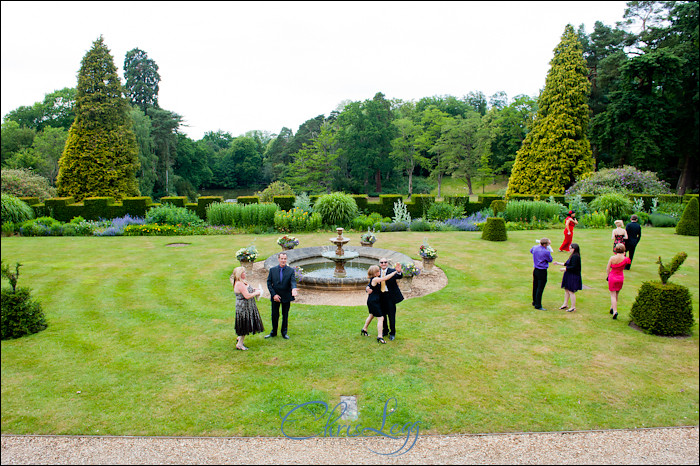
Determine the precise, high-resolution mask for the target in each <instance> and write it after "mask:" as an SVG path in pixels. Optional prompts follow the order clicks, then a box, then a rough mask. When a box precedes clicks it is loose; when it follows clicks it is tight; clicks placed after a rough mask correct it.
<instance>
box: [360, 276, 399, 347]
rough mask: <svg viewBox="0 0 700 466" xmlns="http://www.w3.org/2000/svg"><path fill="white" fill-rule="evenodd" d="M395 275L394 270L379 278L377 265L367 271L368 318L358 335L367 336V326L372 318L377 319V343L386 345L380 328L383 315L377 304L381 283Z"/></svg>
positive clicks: (382, 324)
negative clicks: (368, 289) (368, 291)
mask: <svg viewBox="0 0 700 466" xmlns="http://www.w3.org/2000/svg"><path fill="white" fill-rule="evenodd" d="M394 275H396V270H394V271H393V272H391V273H389V274H386V275H385V276H383V277H382V276H381V269H380V268H379V266H378V265H372V266H370V268H369V269H368V270H367V278H369V288H370V290H371V292H370V294H369V296H367V309H369V316H368V317H367V320H366V321H365V326H364V327H362V330H360V334H362V335H364V336H369V334H368V333H367V326H368V325H369V323H370V322H372V319H373V318H375V317H376V318H377V343H386V341H384V338H383V335H382V327H383V326H384V313H383V312H382V307H381V305H380V303H379V298H380V294H381V285H382V282H385V281H387V280H389V279H390V278H391V277H393V276H394Z"/></svg>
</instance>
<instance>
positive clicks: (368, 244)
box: [360, 241, 374, 248]
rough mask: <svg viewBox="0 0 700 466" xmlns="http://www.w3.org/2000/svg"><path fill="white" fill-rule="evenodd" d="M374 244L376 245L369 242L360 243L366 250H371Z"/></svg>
mask: <svg viewBox="0 0 700 466" xmlns="http://www.w3.org/2000/svg"><path fill="white" fill-rule="evenodd" d="M373 244H374V243H370V242H369V241H360V245H361V246H364V247H366V248H371V247H372V245H373Z"/></svg>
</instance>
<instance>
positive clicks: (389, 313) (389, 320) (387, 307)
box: [379, 292, 396, 336]
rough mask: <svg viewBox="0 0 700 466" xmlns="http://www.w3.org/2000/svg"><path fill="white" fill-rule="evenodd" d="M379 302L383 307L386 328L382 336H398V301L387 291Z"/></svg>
mask: <svg viewBox="0 0 700 466" xmlns="http://www.w3.org/2000/svg"><path fill="white" fill-rule="evenodd" d="M379 304H380V306H381V307H382V313H383V314H384V329H383V331H382V336H386V335H394V336H396V303H395V302H394V300H393V299H392V298H391V295H390V294H389V293H388V292H386V293H382V294H381V295H380V297H379ZM389 328H391V331H389Z"/></svg>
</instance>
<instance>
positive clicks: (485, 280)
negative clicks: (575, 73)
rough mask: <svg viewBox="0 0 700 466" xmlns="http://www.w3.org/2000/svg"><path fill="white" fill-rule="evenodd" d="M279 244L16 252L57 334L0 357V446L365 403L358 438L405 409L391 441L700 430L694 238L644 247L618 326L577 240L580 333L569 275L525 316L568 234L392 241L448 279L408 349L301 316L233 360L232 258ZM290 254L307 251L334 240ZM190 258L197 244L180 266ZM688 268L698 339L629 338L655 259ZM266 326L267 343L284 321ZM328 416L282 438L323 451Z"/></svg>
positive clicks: (358, 317) (598, 245) (326, 318)
mask: <svg viewBox="0 0 700 466" xmlns="http://www.w3.org/2000/svg"><path fill="white" fill-rule="evenodd" d="M277 236H279V235H258V236H252V235H235V236H199V237H197V236H195V237H174V238H173V237H169V238H166V237H113V238H69V237H67V238H20V237H12V238H2V259H3V260H4V261H5V262H6V263H9V264H14V263H15V262H16V261H20V262H21V263H23V264H24V267H22V269H21V275H20V279H19V284H20V285H21V286H29V287H31V288H32V289H33V290H34V295H35V297H37V298H38V299H39V300H40V301H41V302H42V304H43V308H44V311H45V313H46V317H47V321H48V323H49V328H48V329H47V330H45V331H43V332H41V333H38V334H35V335H32V336H29V337H25V338H21V339H18V340H10V341H3V342H2V433H4V434H10V433H13V434H29V433H33V434H114V435H217V436H218V435H221V436H239V435H245V436H255V435H263V436H280V435H282V434H281V431H280V426H281V416H280V410H281V409H283V406H284V405H286V404H288V403H292V404H301V403H305V402H310V401H317V400H319V401H324V402H326V403H328V404H329V405H330V408H333V406H335V404H337V403H338V402H339V398H340V396H341V395H356V396H357V397H358V405H359V410H360V417H359V420H358V421H357V422H359V423H361V424H362V425H363V426H368V427H373V428H379V425H380V424H381V420H382V410H383V409H384V405H385V402H386V401H387V400H388V399H390V398H392V397H393V398H395V399H396V401H397V406H396V411H395V412H394V413H393V414H392V415H391V417H390V418H389V420H388V421H387V428H386V429H385V431H387V430H388V427H389V426H390V425H391V424H394V423H398V424H400V425H403V424H405V423H407V422H416V421H418V422H420V426H421V433H424V432H431V433H456V432H461V433H468V432H516V431H552V430H575V429H599V428H630V427H644V426H646V427H649V426H675V425H697V424H698V393H699V392H698V326H697V319H698V240H697V238H693V237H682V236H676V235H675V234H674V232H673V229H653V228H645V229H644V233H643V237H642V242H641V243H640V245H639V247H638V249H637V255H636V257H635V262H634V265H633V267H632V270H631V271H630V272H627V273H626V283H625V286H624V288H623V290H622V292H621V303H620V319H619V320H617V321H613V320H612V319H611V317H610V314H608V309H609V307H610V305H609V304H610V299H609V293H608V291H607V284H606V282H605V265H606V263H607V259H608V257H609V256H610V249H611V247H612V243H611V240H610V231H609V230H577V231H576V232H575V234H574V236H575V237H574V241H575V242H578V243H579V244H580V245H581V252H582V257H583V280H584V284H586V285H588V286H590V287H591V288H592V289H590V290H583V291H581V292H579V293H578V302H577V308H578V311H577V312H575V313H566V312H564V311H558V310H556V309H557V307H559V305H561V303H562V300H563V292H562V291H561V290H560V288H559V284H560V281H561V273H560V272H559V270H558V269H559V267H553V268H551V269H550V272H549V282H548V285H547V289H546V290H545V294H544V300H543V304H544V306H545V307H546V308H548V309H549V311H548V312H542V311H536V310H534V309H533V308H532V306H531V305H530V302H531V277H532V259H531V255H530V253H529V249H530V247H531V246H532V245H534V244H535V240H536V239H538V238H540V237H541V236H548V237H549V238H551V239H552V242H553V243H554V246H555V250H556V249H557V247H558V245H559V244H560V241H561V239H562V234H561V232H560V231H552V230H549V231H519V232H509V233H508V238H509V239H508V241H507V242H504V243H493V242H487V241H483V240H481V234H480V233H478V232H458V233H422V232H416V233H411V232H402V233H385V234H381V235H380V236H379V242H378V243H377V247H387V248H391V249H395V250H398V251H401V252H403V253H406V254H409V255H410V256H412V257H414V258H415V259H419V256H418V247H419V246H420V244H421V243H422V242H423V240H424V238H426V237H427V238H428V240H429V242H430V245H431V246H433V247H436V248H437V249H438V253H439V258H438V260H437V265H438V266H439V267H441V268H443V270H445V272H446V274H447V276H448V279H449V284H448V285H447V287H446V288H444V289H443V290H441V291H439V292H436V293H433V294H430V295H427V296H424V297H422V298H416V299H410V300H406V301H404V302H403V303H401V304H399V306H398V309H399V310H398V317H397V322H398V334H397V339H396V340H395V341H388V342H387V344H386V345H378V344H377V343H376V341H375V339H374V338H366V337H364V338H363V337H361V336H360V328H361V326H362V324H363V322H364V319H365V317H366V314H367V310H366V307H364V306H357V307H336V306H311V305H299V304H293V305H292V311H291V317H290V336H291V337H292V339H291V340H283V339H281V338H279V337H278V338H274V339H268V340H265V339H263V336H262V335H260V334H258V335H254V336H250V337H248V338H247V339H246V344H247V345H248V347H249V348H250V350H249V351H247V352H241V351H235V350H234V345H235V339H236V336H235V332H234V328H233V327H234V310H233V309H234V301H235V300H234V294H233V291H232V288H231V286H230V284H229V281H228V276H229V274H230V273H231V270H232V269H233V268H234V267H235V266H237V265H238V263H237V262H236V261H235V258H234V257H233V255H234V252H235V251H236V250H237V249H238V248H240V247H243V246H247V245H248V244H250V243H251V242H252V241H253V240H254V241H255V244H256V246H257V247H258V250H259V251H260V252H261V256H262V257H263V258H265V257H268V256H269V255H271V254H273V253H275V252H277V251H278V246H277V245H276V244H275V240H276V238H277ZM295 236H297V237H298V238H299V239H300V241H301V246H302V247H303V246H312V245H327V244H328V243H329V241H328V239H329V238H330V237H331V236H332V235H331V233H329V232H324V233H315V234H297V235H295ZM346 236H349V237H350V238H351V239H352V240H353V241H356V240H357V238H356V236H358V237H359V235H354V234H349V235H346ZM175 242H186V243H191V244H190V245H189V246H186V247H180V248H174V247H166V244H168V243H175ZM351 244H352V243H351ZM678 251H686V252H687V253H688V259H687V260H686V262H685V263H684V264H683V266H682V267H681V269H680V271H679V272H678V273H676V275H674V276H673V277H672V278H671V281H673V282H676V283H679V284H682V285H685V286H688V287H689V288H690V290H691V293H692V295H693V308H694V314H695V319H696V325H695V327H694V328H693V334H692V336H691V337H690V338H684V339H678V338H663V337H657V336H651V335H645V334H643V333H640V332H637V331H636V330H634V329H632V328H631V327H629V326H628V325H627V324H628V322H629V309H630V307H631V305H632V302H633V301H634V298H635V296H636V292H637V289H638V288H639V286H640V284H641V282H642V281H645V280H656V279H658V275H657V267H658V266H657V265H656V264H655V263H654V262H655V261H656V260H657V258H658V256H661V257H662V258H663V259H664V260H665V261H669V260H670V259H671V257H672V256H673V255H674V254H675V253H676V252H678ZM565 258H566V254H564V253H559V252H555V260H560V261H562V262H563V261H564V260H565ZM3 285H4V286H7V284H6V283H3ZM259 307H260V310H261V314H262V316H263V321H264V323H265V326H266V328H267V329H268V330H269V325H270V307H269V301H268V300H261V301H260V302H259ZM286 409H288V408H286ZM314 412H315V413H316V415H317V416H321V419H319V420H316V421H314V419H313V417H311V416H301V417H300V418H299V420H298V422H297V423H296V424H294V425H293V426H291V427H290V426H289V425H287V427H288V429H287V433H288V434H292V435H295V434H298V435H301V434H302V433H305V434H306V435H314V434H319V433H322V432H323V430H324V426H325V422H326V421H327V419H328V416H326V417H325V418H324V417H323V412H322V410H321V411H318V410H317V409H316V410H315V411H314ZM339 422H340V423H343V422H344V421H339Z"/></svg>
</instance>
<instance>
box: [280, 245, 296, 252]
mask: <svg viewBox="0 0 700 466" xmlns="http://www.w3.org/2000/svg"><path fill="white" fill-rule="evenodd" d="M292 249H294V246H290V247H288V246H282V250H283V251H291V250H292Z"/></svg>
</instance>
